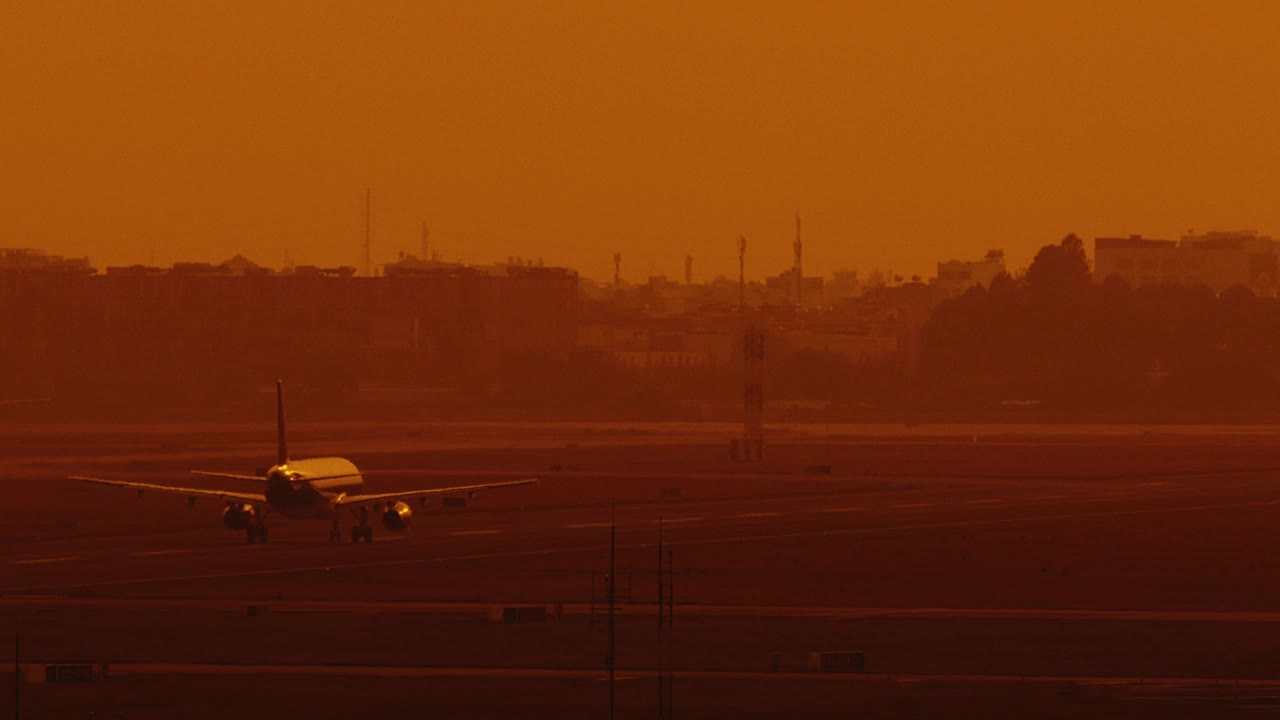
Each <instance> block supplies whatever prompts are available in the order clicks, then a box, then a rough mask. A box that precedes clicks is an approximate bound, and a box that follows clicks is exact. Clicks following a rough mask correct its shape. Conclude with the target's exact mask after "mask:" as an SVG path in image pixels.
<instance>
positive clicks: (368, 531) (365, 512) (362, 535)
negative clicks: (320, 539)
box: [329, 506, 373, 544]
mask: <svg viewBox="0 0 1280 720" xmlns="http://www.w3.org/2000/svg"><path fill="white" fill-rule="evenodd" d="M351 517H352V518H354V519H355V521H356V522H355V524H354V525H352V526H351V542H352V543H353V544H356V543H359V542H360V541H361V540H363V541H364V542H365V543H366V544H367V543H371V542H373V526H372V525H370V524H369V508H367V507H364V506H361V507H360V509H359V510H356V509H354V508H353V509H352V510H351ZM341 539H342V532H341V531H340V530H339V529H338V516H337V514H336V513H335V514H334V516H333V528H332V529H331V530H329V540H330V541H331V542H337V541H338V540H341Z"/></svg>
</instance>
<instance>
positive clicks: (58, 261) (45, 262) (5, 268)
mask: <svg viewBox="0 0 1280 720" xmlns="http://www.w3.org/2000/svg"><path fill="white" fill-rule="evenodd" d="M0 272H44V273H70V274H73V275H92V274H94V273H95V272H97V270H96V269H94V267H93V266H92V265H90V264H89V258H87V257H82V258H64V257H62V256H61V255H50V254H49V253H46V252H44V251H43V250H33V249H31V248H0Z"/></svg>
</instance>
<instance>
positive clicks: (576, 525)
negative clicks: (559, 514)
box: [565, 523, 609, 530]
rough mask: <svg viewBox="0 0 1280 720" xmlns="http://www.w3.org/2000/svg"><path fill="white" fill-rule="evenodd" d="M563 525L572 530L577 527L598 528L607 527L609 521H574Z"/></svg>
mask: <svg viewBox="0 0 1280 720" xmlns="http://www.w3.org/2000/svg"><path fill="white" fill-rule="evenodd" d="M565 527H567V528H570V529H572V530H577V529H579V528H600V527H609V523H574V524H573V525H565Z"/></svg>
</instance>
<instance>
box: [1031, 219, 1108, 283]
mask: <svg viewBox="0 0 1280 720" xmlns="http://www.w3.org/2000/svg"><path fill="white" fill-rule="evenodd" d="M1091 282H1092V277H1091V276H1090V274H1089V258H1088V257H1086V256H1085V253H1084V242H1083V241H1082V240H1080V238H1079V237H1076V235H1075V234H1074V233H1072V234H1070V235H1068V236H1066V237H1064V238H1062V242H1060V243H1058V244H1057V245H1045V246H1044V247H1042V248H1040V252H1038V253H1036V259H1035V260H1033V261H1031V268H1030V269H1029V270H1027V283H1028V284H1029V285H1030V286H1031V288H1032V289H1033V290H1036V291H1038V292H1048V293H1051V294H1076V293H1078V292H1080V291H1082V290H1083V289H1085V288H1087V287H1088V286H1089V284H1090V283H1091Z"/></svg>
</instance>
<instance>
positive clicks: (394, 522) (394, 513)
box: [382, 502, 413, 532]
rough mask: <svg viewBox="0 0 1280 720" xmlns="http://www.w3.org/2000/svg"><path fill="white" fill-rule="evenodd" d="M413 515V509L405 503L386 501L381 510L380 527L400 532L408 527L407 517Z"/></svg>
mask: <svg viewBox="0 0 1280 720" xmlns="http://www.w3.org/2000/svg"><path fill="white" fill-rule="evenodd" d="M411 517H413V509H412V508H410V507H409V506H408V504H406V503H402V502H397V503H395V504H391V503H388V504H387V507H386V509H384V510H383V511H382V527H384V528H386V529H388V530H391V531H392V532H400V531H401V530H404V529H406V528H408V527H409V518H411Z"/></svg>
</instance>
